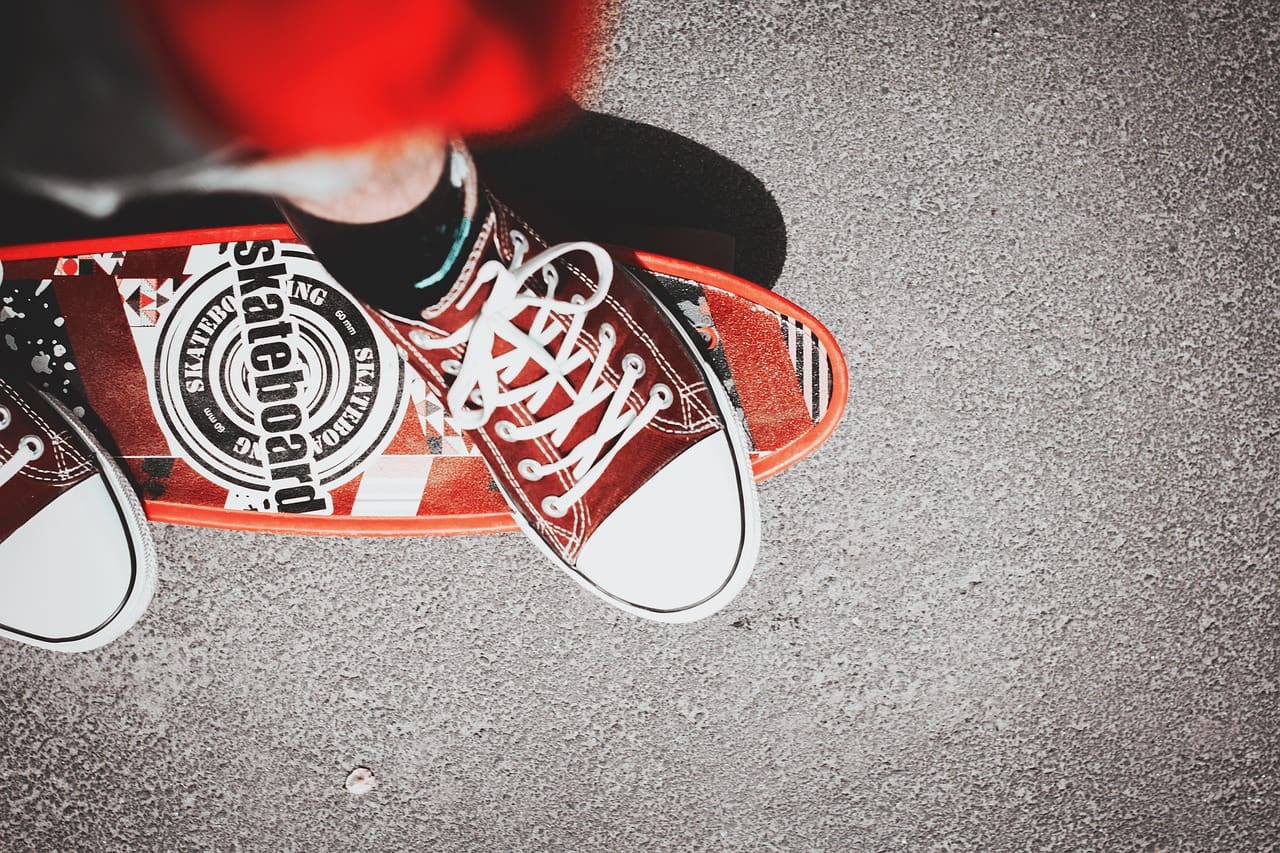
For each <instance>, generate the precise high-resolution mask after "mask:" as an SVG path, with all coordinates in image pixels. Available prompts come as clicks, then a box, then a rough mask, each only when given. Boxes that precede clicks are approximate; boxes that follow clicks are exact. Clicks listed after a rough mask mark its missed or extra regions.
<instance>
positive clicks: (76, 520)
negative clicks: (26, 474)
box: [0, 476, 135, 642]
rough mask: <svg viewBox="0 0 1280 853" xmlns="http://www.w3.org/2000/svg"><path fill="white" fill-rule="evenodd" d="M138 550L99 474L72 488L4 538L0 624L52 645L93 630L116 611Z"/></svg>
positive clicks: (126, 592)
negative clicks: (123, 527) (129, 536)
mask: <svg viewBox="0 0 1280 853" xmlns="http://www.w3.org/2000/svg"><path fill="white" fill-rule="evenodd" d="M134 576H135V555H134V553H133V549H132V546H131V545H130V543H129V540H128V538H127V537H126V535H125V533H124V531H123V529H122V527H121V523H120V514H119V510H118V509H117V507H116V502H115V500H114V498H113V497H112V496H111V494H110V493H109V491H108V489H107V487H106V485H105V484H104V482H103V479H102V477H101V476H95V477H91V478H89V479H88V480H85V481H83V482H81V483H78V484H76V485H75V486H72V487H71V488H70V489H68V490H67V491H66V492H65V493H63V494H61V495H59V496H58V497H56V498H54V499H53V500H52V501H50V502H49V503H48V504H47V505H45V506H44V508H42V509H41V510H40V511H39V512H37V513H36V514H35V515H34V516H32V517H31V518H30V519H28V520H27V521H26V522H25V523H24V524H23V525H22V526H21V527H19V528H18V529H17V530H15V531H14V532H13V533H12V534H10V536H9V537H8V538H7V539H6V540H5V541H4V562H3V564H2V565H0V589H2V590H4V594H3V595H0V625H2V626H4V627H6V628H9V629H11V630H15V631H18V632H21V633H23V634H27V635H29V636H33V637H36V638H39V639H44V640H48V641H53V642H59V641H67V640H73V639H76V638H79V637H84V636H86V635H91V634H93V633H95V632H97V631H98V630H99V629H101V628H102V627H104V626H105V625H106V624H108V623H109V622H111V620H112V619H113V618H114V617H115V616H116V614H117V613H118V612H119V611H120V609H121V607H122V606H123V605H124V603H125V601H126V600H127V599H128V597H129V593H130V589H131V585H132V583H133V580H134Z"/></svg>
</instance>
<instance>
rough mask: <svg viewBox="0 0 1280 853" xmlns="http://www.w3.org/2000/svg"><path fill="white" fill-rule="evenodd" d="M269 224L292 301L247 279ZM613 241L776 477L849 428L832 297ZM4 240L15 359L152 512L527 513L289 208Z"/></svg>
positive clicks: (6, 351)
mask: <svg viewBox="0 0 1280 853" xmlns="http://www.w3.org/2000/svg"><path fill="white" fill-rule="evenodd" d="M252 241H273V243H272V245H271V247H270V254H271V256H272V258H273V263H282V264H283V265H284V270H283V274H280V275H278V276H275V277H273V278H271V279H270V280H265V281H263V282H259V284H260V285H261V286H262V287H270V288H275V289H276V290H277V292H278V295H279V296H280V298H281V300H282V301H283V303H284V305H285V310H284V312H283V313H282V314H280V315H278V316H275V317H273V319H272V320H271V322H256V321H255V319H254V318H253V317H252V316H251V315H252V312H249V314H248V315H246V311H245V307H244V305H243V304H242V303H241V299H240V296H239V295H238V294H240V293H241V291H240V290H239V289H238V288H237V282H238V281H239V280H240V275H239V274H240V273H241V272H243V270H244V267H245V262H244V259H246V258H249V259H252V257H253V256H254V254H255V253H254V252H252V251H250V249H251V246H250V243H251V242H252ZM258 254H259V255H260V254H261V253H258ZM614 255H615V257H616V258H617V259H618V261H619V262H621V263H624V264H626V265H627V266H629V267H630V268H631V269H632V270H634V271H635V272H636V274H637V275H638V276H640V277H641V279H642V280H643V281H645V282H646V283H648V284H649V285H650V286H651V287H652V288H653V290H654V292H655V293H657V294H658V295H659V296H660V298H663V299H664V300H665V301H666V303H667V304H668V305H669V306H670V307H671V308H672V309H673V313H675V314H676V315H677V316H678V317H679V318H681V320H682V321H683V322H685V323H686V325H687V327H688V328H689V329H690V330H691V331H692V332H693V333H694V334H692V335H691V337H692V338H693V339H694V340H701V341H702V342H703V345H704V350H703V355H704V357H705V358H706V360H707V362H708V364H710V366H711V367H712V368H713V369H714V371H715V372H716V373H717V374H718V375H719V377H720V379H721V380H722V381H723V382H724V383H725V386H726V387H727V388H728V390H729V394H730V397H731V398H732V400H733V403H734V406H735V407H736V414H737V416H738V417H739V418H740V419H741V420H742V421H743V423H744V424H745V425H746V428H747V432H748V434H749V436H750V439H751V442H752V446H753V449H752V465H753V469H754V471H755V475H756V478H757V479H764V478H765V477H769V476H771V475H773V474H776V473H778V472H779V471H781V470H783V469H785V468H787V467H788V466H790V465H793V464H795V463H796V462H797V461H799V460H800V459H802V458H804V457H805V456H807V455H809V454H810V453H812V452H813V451H814V450H815V449H816V448H817V447H818V446H819V445H820V444H821V443H822V442H823V441H824V440H825V439H826V438H827V437H828V436H829V435H830V434H831V432H832V430H833V429H834V428H835V426H836V423H837V422H838V421H839V419H840V416H841V414H842V412H843V410H844V406H845V401H846V399H847V395H848V374H847V371H846V368H845V365H844V361H843V359H842V357H841V355H840V351H839V348H838V347H837V345H836V342H835V340H834V338H832V336H831V334H830V332H828V331H827V330H826V329H825V328H823V326H822V325H821V324H820V323H818V322H817V321H816V320H815V319H814V318H813V317H811V316H809V314H807V313H806V312H804V311H803V310H801V309H800V308H798V307H797V306H795V305H792V304H791V303H790V302H788V301H786V300H785V299H782V298H781V297H779V296H777V295H775V294H773V293H771V292H770V291H767V290H765V289H763V288H760V287H757V286H755V285H753V284H750V283H748V282H746V281H743V280H742V279H739V278H736V277H735V276H732V275H730V274H728V273H724V272H720V271H718V270H713V269H709V268H707V267H702V266H698V265H695V264H691V263H688V262H684V261H678V260H673V259H671V258H665V257H661V256H657V255H652V254H645V253H640V252H631V251H626V250H621V249H619V250H614ZM0 262H2V263H3V275H2V276H0V364H3V365H4V366H5V368H6V369H7V370H10V371H14V372H18V373H20V374H24V375H26V376H28V377H29V378H30V379H32V380H33V381H34V382H35V384H36V385H37V386H38V387H41V388H43V389H45V390H46V391H47V392H49V393H52V394H54V395H56V396H58V397H60V398H61V399H62V401H63V402H64V403H66V404H67V405H68V406H69V407H71V408H72V410H73V411H74V412H76V414H78V415H79V416H80V417H81V418H82V419H83V420H84V422H85V423H86V424H87V425H88V426H89V427H90V429H92V430H93V431H94V432H95V434H97V435H98V437H99V438H100V439H101V440H102V442H103V444H104V445H106V446H107V447H108V448H110V449H111V450H112V452H113V453H114V454H115V455H116V457H117V459H118V460H119V462H120V463H121V465H122V467H123V468H124V469H125V470H126V471H127V472H128V473H129V474H130V475H131V477H132V478H133V480H134V482H135V484H136V485H137V487H138V490H139V493H140V494H141V496H142V500H143V505H144V507H145V509H146V511H147V515H148V517H149V518H151V519H152V520H154V521H164V522H172V523H179V524H194V525H200V526H206V527H221V528H231V529H241V530H268V531H276V532H285V533H307V534H337V535H344V536H370V535H424V534H459V533H480V532H489V531H500V530H514V529H516V524H515V522H514V520H513V519H512V517H511V514H510V512H509V511H508V509H507V506H506V503H505V501H504V500H503V497H502V494H501V493H500V492H499V491H498V489H497V487H496V486H495V485H494V483H493V481H492V479H491V478H490V476H489V472H488V469H487V468H486V466H485V463H484V461H483V459H482V458H481V457H480V455H479V453H478V451H477V450H476V448H475V446H474V445H473V444H472V442H471V440H470V439H469V438H468V436H467V435H465V434H464V433H462V432H461V431H460V430H459V429H458V428H457V427H456V426H455V425H454V423H453V422H452V420H451V419H450V417H449V415H448V414H447V413H446V411H445V408H444V406H443V405H442V403H441V401H440V400H439V399H437V398H436V397H435V396H434V395H433V394H431V393H429V392H428V391H427V388H426V385H425V383H424V382H423V380H422V379H421V377H419V376H418V375H417V374H416V373H415V372H414V371H413V370H412V369H410V368H409V367H407V366H406V365H405V363H404V361H403V360H402V359H401V358H400V355H399V354H398V353H397V351H396V348H395V347H394V346H393V345H392V343H391V342H390V340H389V339H388V338H387V337H386V336H385V335H384V334H383V333H382V332H381V331H380V329H379V327H378V326H377V324H376V323H374V322H372V321H371V320H370V315H369V309H366V308H365V307H364V306H363V305H361V303H360V302H359V301H357V300H356V299H355V298H353V297H352V296H351V295H350V294H349V293H347V292H346V291H345V290H343V289H342V288H341V287H339V286H338V285H337V284H336V283H335V282H334V281H333V279H332V278H331V277H330V276H329V275H328V274H327V273H326V272H325V271H324V269H323V268H322V267H321V266H320V264H319V263H318V262H317V261H316V259H315V258H314V257H313V256H312V254H311V252H310V251H309V250H308V249H307V247H306V246H305V245H302V244H301V243H299V242H298V241H297V238H296V237H295V236H294V235H293V233H292V232H291V231H290V230H289V229H288V227H287V226H281V225H271V226H252V227H244V228H230V229H215V230H207V231H188V232H177V233H170V234H151V235H144V236H138V237H114V238H104V239H100V240H91V241H81V242H75V243H61V244H55V243H49V244H42V245H34V246H20V247H12V248H7V249H0ZM277 271H278V269H277ZM251 353H252V355H251ZM282 434H286V435H290V436H293V437H294V439H293V440H294V441H296V443H297V445H298V447H297V448H296V449H297V450H298V451H299V452H297V453H293V454H291V455H292V456H293V457H294V458H292V459H291V461H290V462H289V463H287V464H277V465H275V466H274V467H270V466H268V465H267V464H265V463H264V461H263V460H264V459H266V458H267V454H266V453H265V452H264V450H263V448H264V442H268V441H273V440H274V441H276V442H279V441H281V440H282V439H280V438H279V436H280V435H282ZM301 437H305V441H304V440H303V438H301ZM304 444H305V445H306V446H305V447H304V446H303V445H304ZM273 458H278V454H276V455H275V456H274V457H273Z"/></svg>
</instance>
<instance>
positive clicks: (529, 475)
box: [516, 459, 542, 483]
mask: <svg viewBox="0 0 1280 853" xmlns="http://www.w3.org/2000/svg"><path fill="white" fill-rule="evenodd" d="M516 472H517V473H518V474H519V475H520V476H521V477H523V478H524V479H526V480H528V481H529V482H530V483H536V482H537V481H538V480H541V479H542V466H541V465H539V464H538V463H537V462H534V461H533V460H532V459H521V460H520V461H519V462H517V463H516Z"/></svg>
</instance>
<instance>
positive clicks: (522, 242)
mask: <svg viewBox="0 0 1280 853" xmlns="http://www.w3.org/2000/svg"><path fill="white" fill-rule="evenodd" d="M507 236H509V237H510V238H511V245H512V247H513V248H514V249H515V251H516V254H517V255H523V254H524V253H525V252H527V251H529V238H528V237H526V236H524V232H522V231H519V230H518V229H515V228H512V229H511V230H510V231H509V232H507Z"/></svg>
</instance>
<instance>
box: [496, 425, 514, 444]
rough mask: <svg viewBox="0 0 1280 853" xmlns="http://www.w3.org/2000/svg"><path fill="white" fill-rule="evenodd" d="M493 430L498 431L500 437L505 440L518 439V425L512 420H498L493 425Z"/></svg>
mask: <svg viewBox="0 0 1280 853" xmlns="http://www.w3.org/2000/svg"><path fill="white" fill-rule="evenodd" d="M493 431H494V432H495V433H497V435H498V438H500V439H502V440H503V441H515V440H516V425H515V424H513V423H512V422H511V421H498V422H496V423H495V424H494V425H493Z"/></svg>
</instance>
